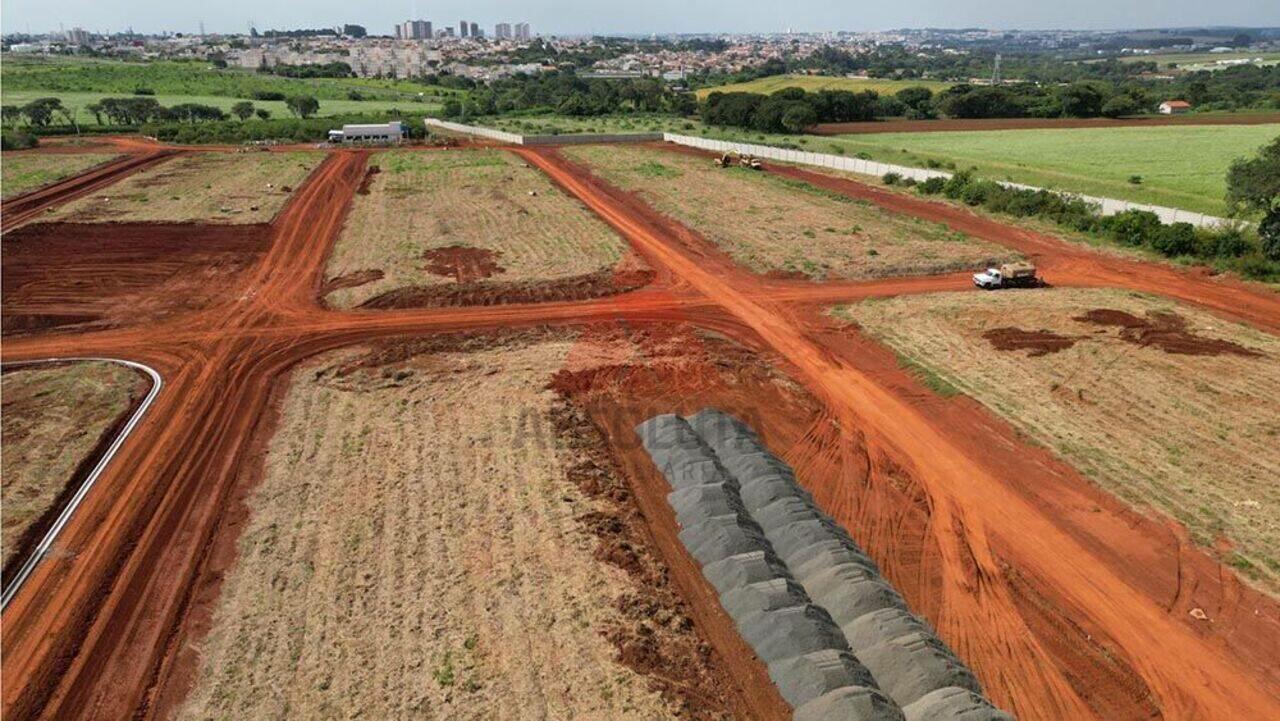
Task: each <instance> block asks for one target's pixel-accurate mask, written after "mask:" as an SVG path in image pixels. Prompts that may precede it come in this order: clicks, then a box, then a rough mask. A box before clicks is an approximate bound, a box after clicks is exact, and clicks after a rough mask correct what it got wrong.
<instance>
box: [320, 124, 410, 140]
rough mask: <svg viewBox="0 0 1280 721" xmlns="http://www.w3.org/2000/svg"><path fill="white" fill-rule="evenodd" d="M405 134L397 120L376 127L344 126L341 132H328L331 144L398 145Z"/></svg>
mask: <svg viewBox="0 0 1280 721" xmlns="http://www.w3.org/2000/svg"><path fill="white" fill-rule="evenodd" d="M406 134H407V132H406V130H405V125H404V123H402V122H400V121H399V120H395V121H392V122H390V123H381V124H378V125H344V126H342V130H330V131H329V142H331V143H399V142H400V141H402V140H404V136H405V135H406Z"/></svg>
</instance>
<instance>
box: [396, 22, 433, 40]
mask: <svg viewBox="0 0 1280 721" xmlns="http://www.w3.org/2000/svg"><path fill="white" fill-rule="evenodd" d="M431 37H432V36H431V21H429V20H405V21H404V22H402V23H400V24H399V25H397V26H396V40H430V39H431Z"/></svg>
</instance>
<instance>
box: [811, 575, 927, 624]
mask: <svg viewBox="0 0 1280 721" xmlns="http://www.w3.org/2000/svg"><path fill="white" fill-rule="evenodd" d="M804 588H805V590H806V591H807V592H808V593H809V597H810V598H812V599H813V602H814V603H817V604H818V605H820V606H822V607H823V608H825V609H827V613H830V614H831V618H833V619H835V622H836V624H838V625H840V626H844V625H845V624H846V623H850V622H852V621H855V620H857V619H858V618H859V617H861V616H863V615H865V614H867V613H870V612H872V611H879V610H881V609H885V608H900V609H903V610H905V609H906V608H907V602H906V601H904V600H902V596H900V595H898V592H897V591H895V590H893V586H890V585H889V584H888V583H887V582H886V581H885V580H884V579H883V578H881V577H880V576H879V574H875V573H872V572H871V571H868V570H867V569H866V568H864V567H862V566H860V565H857V564H854V563H844V564H841V565H839V566H835V567H832V568H828V569H827V570H826V571H824V572H822V573H818V574H815V575H813V576H810V577H809V578H806V579H805V580H804Z"/></svg>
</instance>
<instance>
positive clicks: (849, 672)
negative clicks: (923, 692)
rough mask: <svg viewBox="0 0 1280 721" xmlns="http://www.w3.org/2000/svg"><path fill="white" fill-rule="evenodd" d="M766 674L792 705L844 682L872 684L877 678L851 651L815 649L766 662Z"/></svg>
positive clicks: (857, 684) (872, 685)
mask: <svg viewBox="0 0 1280 721" xmlns="http://www.w3.org/2000/svg"><path fill="white" fill-rule="evenodd" d="M769 678H771V679H773V683H774V685H776V686H777V687H778V691H779V692H780V693H781V694H782V698H783V699H785V700H786V702H787V703H789V704H791V707H792V708H800V707H801V706H803V705H805V704H807V703H809V702H810V701H812V700H814V699H816V698H818V697H819V696H822V695H823V694H826V693H828V692H830V691H834V690H836V689H838V688H844V687H845V686H865V687H868V688H875V685H876V682H875V680H874V679H872V678H871V672H870V671H868V670H867V669H866V667H865V666H863V665H862V664H861V663H859V662H858V659H856V658H854V657H853V654H851V653H846V652H844V651H835V650H828V651H814V652H813V653H806V654H804V655H802V656H796V657H795V658H787V659H783V660H781V661H775V662H774V663H771V664H769Z"/></svg>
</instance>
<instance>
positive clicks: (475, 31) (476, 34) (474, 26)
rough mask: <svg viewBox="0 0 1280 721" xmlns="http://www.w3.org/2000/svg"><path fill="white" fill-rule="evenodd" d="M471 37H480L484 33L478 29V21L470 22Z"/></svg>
mask: <svg viewBox="0 0 1280 721" xmlns="http://www.w3.org/2000/svg"><path fill="white" fill-rule="evenodd" d="M471 37H473V38H482V37H484V33H483V32H481V31H480V23H471Z"/></svg>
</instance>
